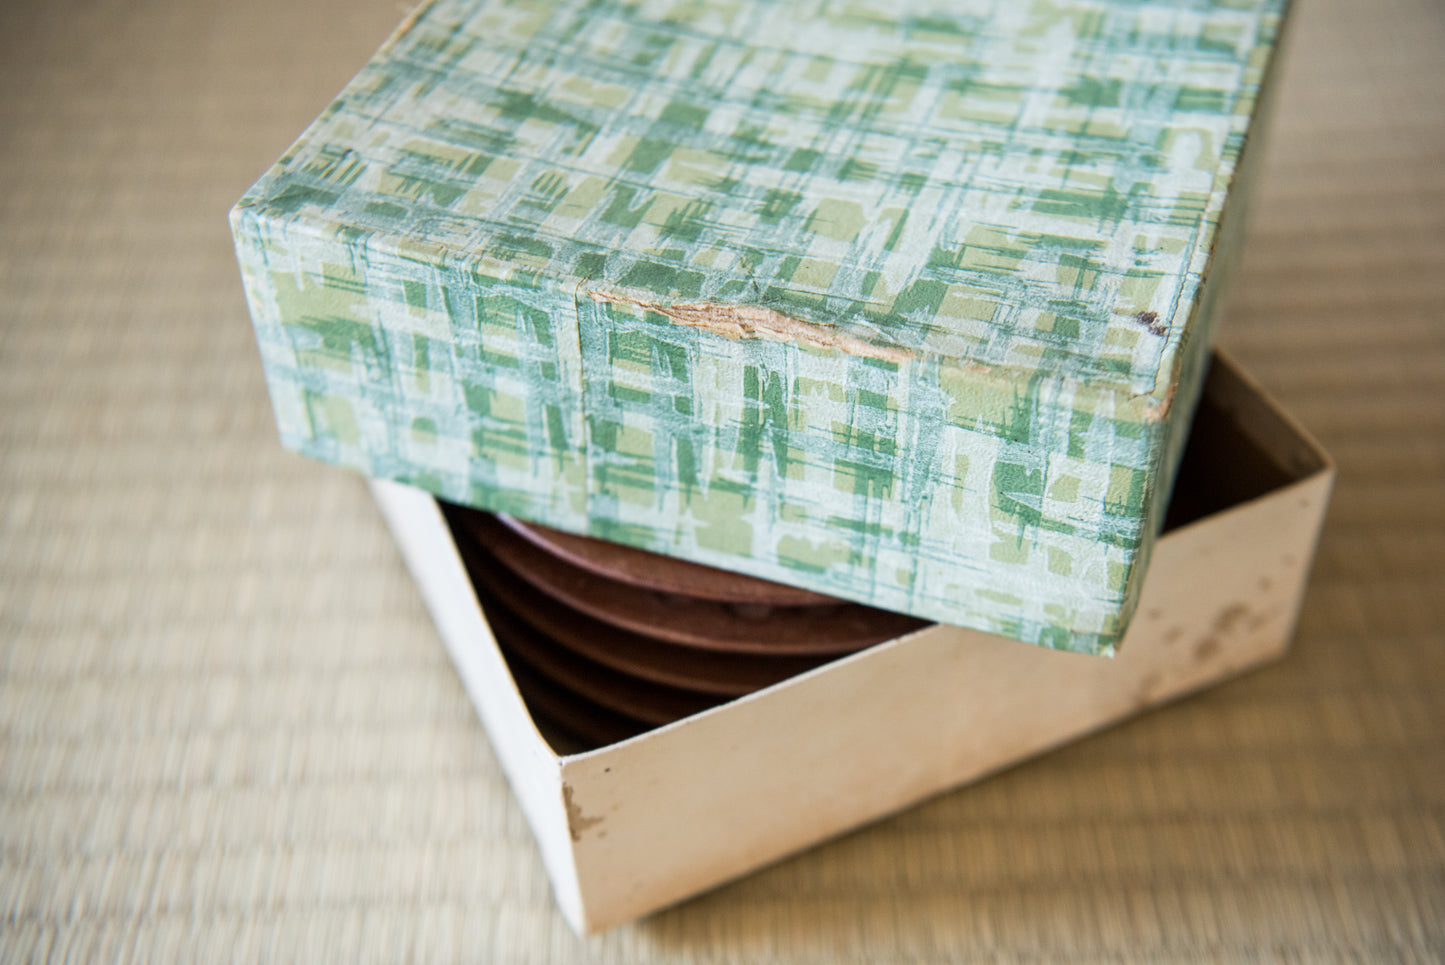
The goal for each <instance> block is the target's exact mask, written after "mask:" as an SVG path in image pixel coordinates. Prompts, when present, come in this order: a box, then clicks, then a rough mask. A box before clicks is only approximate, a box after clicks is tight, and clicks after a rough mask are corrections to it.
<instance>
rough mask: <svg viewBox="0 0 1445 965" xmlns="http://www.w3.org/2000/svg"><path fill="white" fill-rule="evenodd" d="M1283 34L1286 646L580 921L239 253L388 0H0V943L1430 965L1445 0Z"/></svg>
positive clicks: (1281, 378) (392, 7)
mask: <svg viewBox="0 0 1445 965" xmlns="http://www.w3.org/2000/svg"><path fill="white" fill-rule="evenodd" d="M1297 8H1298V9H1297V14H1298V16H1297V22H1296V23H1295V25H1294V28H1295V29H1294V36H1293V38H1292V43H1291V48H1290V51H1289V55H1288V59H1287V62H1286V64H1285V69H1284V73H1283V77H1282V80H1283V87H1282V90H1281V98H1280V104H1279V110H1278V116H1277V118H1276V127H1275V132H1274V134H1275V137H1274V140H1273V142H1272V146H1271V148H1270V153H1269V158H1268V166H1267V180H1266V182H1265V183H1264V184H1263V185H1262V187H1261V193H1260V195H1259V197H1258V200H1257V204H1256V205H1255V211H1254V219H1255V220H1254V222H1253V227H1252V230H1251V236H1250V241H1249V247H1248V251H1247V254H1246V267H1245V269H1244V273H1243V277H1242V279H1241V282H1240V285H1239V288H1238V290H1237V295H1236V297H1235V298H1234V301H1233V306H1232V311H1231V317H1230V319H1229V320H1228V323H1227V327H1226V330H1225V332H1224V335H1223V341H1224V343H1225V345H1226V346H1227V347H1229V348H1231V349H1232V350H1234V352H1235V353H1236V354H1237V355H1238V356H1239V357H1240V358H1241V359H1242V360H1243V361H1244V363H1245V364H1246V365H1248V366H1249V367H1251V368H1252V369H1253V371H1254V372H1255V374H1257V375H1258V376H1259V377H1260V378H1261V379H1262V381H1263V382H1264V383H1265V384H1266V385H1267V386H1268V387H1270V388H1271V389H1272V390H1274V391H1275V392H1276V393H1277V395H1278V396H1279V397H1280V398H1281V399H1282V400H1283V401H1284V403H1285V404H1286V405H1287V406H1288V407H1289V408H1290V409H1291V410H1292V411H1293V412H1294V413H1295V414H1296V415H1298V416H1299V418H1300V419H1301V420H1302V421H1303V422H1304V423H1305V424H1306V425H1307V426H1309V427H1310V428H1311V429H1312V430H1313V431H1314V432H1315V433H1316V434H1318V435H1319V436H1320V437H1321V438H1322V439H1323V441H1324V443H1325V445H1326V446H1327V447H1328V448H1329V449H1331V450H1332V451H1333V453H1334V454H1335V455H1336V456H1337V457H1338V459H1339V463H1340V478H1339V485H1338V488H1337V491H1336V497H1335V503H1334V508H1333V510H1332V513H1331V517H1330V521H1329V526H1328V529H1327V532H1326V534H1325V537H1324V540H1323V543H1322V545H1321V548H1320V556H1319V561H1318V566H1317V569H1316V573H1315V578H1314V581H1313V584H1312V588H1311V590H1310V593H1309V597H1308V600H1307V603H1306V608H1305V612H1304V615H1303V618H1302V621H1301V625H1300V630H1299V635H1298V639H1297V642H1296V646H1295V649H1294V651H1293V653H1292V655H1291V656H1290V657H1289V658H1288V659H1287V660H1286V661H1284V662H1283V663H1281V664H1279V665H1276V666H1274V667H1271V668H1269V669H1267V670H1265V671H1263V672H1260V673H1257V674H1254V675H1251V676H1248V677H1246V678H1244V679H1241V680H1238V681H1235V682H1232V683H1230V684H1227V685H1225V686H1223V687H1220V688H1218V689H1216V690H1213V691H1211V692H1209V693H1206V694H1203V695H1200V696H1198V697H1195V698H1193V699H1190V700H1187V701H1185V702H1182V703H1179V704H1176V705H1174V706H1171V707H1168V708H1165V709H1163V710H1160V711H1157V712H1154V713H1151V714H1149V715H1147V716H1144V717H1142V718H1139V719H1136V720H1134V721H1132V722H1130V723H1128V724H1126V725H1124V726H1122V727H1118V728H1115V729H1113V730H1110V731H1108V732H1106V733H1103V734H1101V735H1099V736H1096V737H1094V738H1092V739H1089V740H1087V741H1084V742H1082V743H1080V744H1077V745H1074V746H1072V747H1070V748H1067V749H1064V750H1062V751H1059V752H1057V753H1054V754H1051V755H1049V756H1047V757H1045V758H1043V759H1041V760H1038V761H1035V762H1033V763H1030V764H1027V765H1025V766H1022V767H1019V768H1016V769H1014V770H1012V771H1009V772H1007V773H1005V774H1002V775H1000V776H998V777H996V778H994V779H992V780H990V781H987V782H985V783H983V784H980V785H977V786H975V787H972V788H968V789H965V790H962V791H958V792H955V793H952V794H949V795H946V796H944V797H941V798H939V799H936V800H934V801H932V802H929V803H927V804H925V805H923V806H921V807H918V808H916V809H914V810H911V811H908V812H906V813H904V814H902V815H900V816H898V817H895V818H893V819H891V820H888V821H885V822H882V823H880V824H878V825H876V826H874V827H871V828H868V829H866V830H863V831H861V832H858V833H856V834H853V835H850V836H848V837H845V838H844V839H842V840H839V841H836V842H834V843H831V844H828V845H826V846H824V847H821V848H818V849H816V850H813V851H811V852H809V853H807V854H805V855H802V856H800V857H797V858H794V859H792V860H789V861H786V862H784V863H782V864H780V865H778V866H776V867H774V868H771V869H769V870H766V871H764V872H762V873H760V874H757V875H754V876H752V877H750V878H747V879H745V880H743V881H741V882H738V883H736V884H734V885H731V886H728V887H726V888H723V889H721V890H719V891H717V892H715V893H713V894H711V895H709V896H706V897H704V898H701V899H699V900H695V901H693V902H690V903H688V904H685V905H683V906H681V907H679V908H676V909H673V910H670V911H667V912H664V913H662V914H660V915H658V916H655V917H654V918H652V919H650V920H647V921H644V922H642V923H640V924H637V925H634V926H630V927H626V928H623V929H620V930H617V931H615V932H612V933H610V934H607V935H604V936H602V937H600V938H594V939H589V940H583V939H579V938H576V937H575V936H573V935H572V934H571V933H570V932H569V931H568V930H567V927H566V925H565V924H564V923H563V922H562V920H561V918H560V917H559V915H558V914H557V913H556V912H555V911H554V909H553V905H552V901H551V896H550V893H549V890H548V886H547V883H546V880H545V878H544V876H543V873H542V870H541V864H540V861H539V859H538V855H537V852H536V849H535V846H534V845H533V844H532V841H531V837H530V835H529V833H528V831H527V828H526V826H525V823H524V821H523V819H522V816H521V813H520V811H519V810H518V808H517V806H516V804H515V803H514V801H513V799H512V797H511V795H510V792H509V791H508V789H507V786H506V783H505V780H504V779H503V777H502V775H501V773H500V771H499V769H498V767H497V763H496V760H495V758H494V757H493V755H492V752H491V750H490V749H489V747H488V745H487V743H486V740H485V737H484V735H483V733H482V730H481V728H480V726H479V725H478V724H477V723H476V721H475V719H474V716H473V713H472V710H471V707H470V705H469V704H468V702H467V700H466V698H465V695H464V694H463V691H462V688H461V685H460V684H459V683H458V680H457V678H456V676H455V674H454V673H453V671H452V669H451V667H450V665H449V664H448V662H447V659H446V656H445V654H444V652H443V650H442V647H441V644H440V642H439V640H438V638H437V636H436V633H435V631H434V630H433V629H432V626H431V624H430V622H429V620H428V617H427V615H426V613H425V612H424V610H423V608H422V605H421V601H420V598H419V595H418V593H417V591H416V589H415V588H414V586H413V584H412V583H411V581H410V579H409V578H408V576H407V574H406V573H405V571H404V570H403V568H402V564H401V561H400V559H399V557H398V555H397V553H396V551H395V549H394V547H393V544H392V542H391V540H390V538H389V536H388V534H387V533H386V531H385V529H384V528H383V525H382V522H381V520H380V518H379V516H378V514H377V512H376V510H375V508H374V507H373V505H372V503H371V502H370V500H369V498H368V495H367V492H366V489H365V487H364V485H363V483H362V481H361V480H360V479H359V478H357V477H355V476H352V475H349V474H347V473H345V472H342V471H339V470H334V469H330V468H327V467H323V466H321V465H317V464H313V463H310V462H306V461H304V460H302V459H300V458H297V457H294V456H291V455H289V454H287V453H285V452H283V451H282V450H281V449H280V447H279V445H278V444H277V442H276V438H275V434H274V430H273V427H272V425H271V421H270V412H269V407H268V403H267V399H266V392H265V387H264V384H263V382H262V379H261V373H260V368H259V364H258V360H257V355H256V351H255V349H254V347H253V344H252V340H251V334H250V330H249V324H248V321H247V318H246V315H245V308H244V305H243V301H242V296H241V292H240V287H239V283H238V279H237V272H236V269H235V267H234V262H233V257H232V253H231V249H230V242H229V236H228V234H227V229H226V221H225V212H226V209H227V208H228V207H229V205H230V204H231V202H232V201H234V199H235V198H236V197H237V196H238V195H239V194H240V193H241V191H242V190H243V189H244V188H245V186H246V185H247V184H248V183H249V182H250V181H251V180H252V179H253V178H254V177H255V176H256V175H257V174H259V173H260V171H261V170H262V169H263V167H264V166H265V165H266V164H267V163H268V162H269V161H270V160H271V159H272V158H273V157H275V156H276V155H277V154H279V153H280V152H281V151H282V150H283V149H284V148H285V146H286V144H287V143H288V142H289V140H290V139H291V138H292V137H293V136H294V135H295V134H296V133H298V132H299V131H300V129H301V128H302V126H304V124H305V122H306V121H307V120H308V119H309V118H310V117H311V116H312V115H314V114H315V113H316V112H317V111H319V110H320V109H321V108H322V107H323V106H324V105H325V103H326V102H327V100H328V99H329V98H330V97H331V95H332V94H333V93H334V92H335V91H336V90H337V89H338V88H339V87H340V86H341V84H342V83H343V82H344V81H345V79H346V78H347V77H348V76H349V75H350V74H351V73H352V72H353V71H354V70H355V69H356V68H357V67H358V66H359V65H360V64H361V63H362V61H363V60H364V59H365V58H366V57H367V56H368V55H369V54H370V53H371V51H372V50H373V49H374V48H375V47H376V46H377V44H378V43H380V41H381V40H382V39H383V38H384V37H385V36H386V34H387V33H388V32H389V31H390V28H391V26H392V24H393V23H394V22H395V21H397V20H399V19H400V18H401V16H402V14H403V10H402V8H401V7H399V6H397V5H396V4H395V3H394V2H392V0H387V2H376V0H366V2H356V0H349V2H342V0H286V2H280V0H250V2H246V3H238V4H225V3H215V2H210V3H201V2H181V0H140V2H129V3H126V2H119V0H88V2H78V0H77V2H64V3H41V2H33V3H25V2H16V0H10V2H7V3H5V4H3V5H0V959H5V960H26V959H47V958H49V959H56V960H59V959H72V960H100V959H106V960H118V961H130V960H166V959H180V960H200V959H206V960H210V959H238V960H244V961H253V960H285V961H308V962H309V961H346V962H351V961H370V960H376V961H392V960H397V959H412V960H419V961H439V960H453V959H457V960H474V961H498V962H503V961H504V962H558V961H570V960H592V961H598V962H628V963H637V962H654V961H656V962H669V961H680V962H714V961H718V962H721V961H739V962H743V961H746V962H769V961H778V962H818V963H825V962H826V963H833V962H845V961H859V962H863V961H868V962H876V961H919V962H943V961H964V960H978V961H1050V962H1052V961H1096V960H1132V961H1142V962H1161V961H1241V960H1269V961H1276V960H1304V961H1360V960H1373V961H1421V962H1425V961H1439V960H1441V959H1442V958H1445V55H1442V53H1441V52H1442V51H1445V5H1442V4H1441V3H1439V2H1438V0H1413V2H1412V0H1378V2H1370V3H1350V2H1347V0H1299V2H1298V3H1297Z"/></svg>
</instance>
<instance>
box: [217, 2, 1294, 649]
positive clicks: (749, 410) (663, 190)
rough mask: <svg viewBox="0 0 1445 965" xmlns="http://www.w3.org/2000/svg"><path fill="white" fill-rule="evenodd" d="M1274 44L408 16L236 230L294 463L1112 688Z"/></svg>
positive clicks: (927, 14)
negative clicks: (1117, 648) (862, 610)
mask: <svg viewBox="0 0 1445 965" xmlns="http://www.w3.org/2000/svg"><path fill="white" fill-rule="evenodd" d="M1282 6H1283V4H1282V0H1253V2H1245V3H1241V4H1236V5H1233V6H1231V7H1229V8H1227V9H1224V8H1220V9H1215V8H1206V9H1197V8H1196V7H1195V6H1194V5H1192V4H1182V3H1151V4H1144V5H1140V4H1137V3H1123V2H1114V0H1067V2H1065V3H1062V4H1054V5H1047V6H1029V5H1017V4H994V3H989V4H978V3H965V4H955V5H950V6H949V7H948V8H947V9H945V10H938V9H935V8H933V7H924V6H917V7H916V9H915V6H914V5H911V4H908V3H903V4H899V3H896V2H891V3H864V4H861V5H860V4H849V5H847V6H846V7H833V6H828V5H820V6H818V8H817V9H814V7H813V6H808V5H796V4H774V3H767V2H762V0H742V2H739V3H734V4H728V5H698V4H692V3H686V4H685V3H680V2H656V3H643V4H640V5H632V6H621V5H615V4H609V3H603V4H578V3H565V2H556V3H546V2H538V3H529V4H519V5H498V4H485V3H475V2H459V0H440V2H436V3H432V4H430V5H428V6H425V7H424V8H422V9H421V10H420V11H419V12H418V13H416V14H414V15H413V16H412V18H410V19H409V20H408V22H407V23H406V24H404V25H403V27H402V29H401V30H400V31H398V33H397V34H396V35H395V36H393V37H392V39H391V40H390V41H389V42H388V43H387V44H386V46H384V47H383V49H382V50H381V51H380V52H379V53H378V54H377V56H376V57H375V58H374V59H373V60H372V61H371V62H370V63H369V64H368V65H367V66H366V67H365V68H364V69H363V70H362V71H361V73H360V74H358V75H357V77H356V78H355V79H354V80H353V81H352V82H351V83H350V84H349V85H348V86H347V87H346V88H345V90H343V91H342V93H341V95H340V96H339V97H338V98H337V100H336V101H335V102H334V103H333V104H332V105H331V106H330V107H328V108H327V110H326V111H325V112H324V113H323V114H322V116H321V117H320V118H319V119H318V120H317V121H316V122H315V123H314V124H313V125H312V126H311V128H310V129H308V130H307V132H306V133H305V134H304V135H303V136H302V138H301V139H300V140H299V141H298V142H297V143H296V144H295V145H293V146H292V148H291V149H290V150H288V151H287V153H286V155H285V156H284V157H283V158H282V159H281V160H280V161H279V162H278V163H277V164H276V165H275V166H274V167H273V168H272V169H271V170H270V171H269V172H267V174H266V175H265V176H263V177H262V178H261V180H260V181H259V182H257V184H256V185H255V186H254V187H253V188H252V189H251V190H250V191H249V192H248V193H247V194H246V196H245V197H244V198H243V199H242V200H241V202H240V203H239V204H238V205H237V206H236V208H235V209H234V210H233V212H232V225H233V230H234V233H235V237H236V243H237V253H238V258H239V260H240V263H241V267H242V273H243V277H244V280H245V284H246V290H247V297H248V300H249V302H250V307H251V311H252V315H253V318H254V320H255V322H256V327H257V333H258V340H259V342H260V345H261V350H262V358H263V362H264V364H265V368H266V373H267V380H268V383H269V385H270V389H271V393H272V399H273V402H274V404H275V408H276V411H277V418H278V424H279V426H280V429H281V434H282V438H283V440H284V441H285V443H286V444H287V445H289V446H291V447H293V448H295V449H297V450H299V451H301V452H304V453H306V454H308V455H312V456H315V457H318V458H321V459H325V460H328V461H331V462H335V463H339V464H342V465H347V466H352V467H355V468H358V469H361V470H363V471H365V472H368V473H370V474H372V475H375V476H380V477H384V478H392V479H398V480H402V481H405V482H409V483H413V484H416V485H419V486H422V487H423V488H426V489H429V490H431V491H433V492H435V493H437V494H438V495H441V496H443V497H445V498H447V499H450V500H454V501H457V502H462V503H467V504H471V505H476V506H481V507H484V508H490V509H497V510H502V511H506V512H510V513H513V514H515V515H519V516H522V517H524V518H528V519H533V520H536V521H538V522H542V523H545V524H547V525H550V526H554V527H557V528H560V529H564V530H569V531H573V532H586V533H590V534H592V535H597V536H602V537H604V538H608V539H613V540H615V541H618V542H622V543H626V544H628V545H633V546H638V547H641V548H644V549H650V550H654V551H659V552H664V553H669V554H672V555H676V556H680V557H684V558H688V559H693V560H696V561H698V562H702V563H706V564H709V565H712V566H718V567H722V568H724V569H732V570H737V571H740V572H747V573H750V574H752V575H757V576H761V577H764V578H768V579H774V580H779V581H783V582H789V583H793V584H796V585H800V586H804V587H807V588H809V589H814V590H817V591H819V592H823V593H828V594H831V595H835V596H841V597H845V598H849V599H854V600H859V601H861V602H866V603H871V604H873V605H876V606H881V607H885V608H888V609H893V610H898V611H902V612H907V613H911V614H915V615H918V616H922V617H927V618H929V619H934V620H940V621H943V622H948V623H954V624H959V625H963V626H969V627H975V628H978V629H983V630H987V631H990V632H996V633H1003V634H1006V635H1010V636H1014V637H1018V638H1020V639H1024V640H1028V641H1031V642H1035V643H1043V644H1047V645H1051V646H1056V647H1063V648H1068V649H1077V650H1085V651H1091V652H1108V651H1109V650H1110V649H1111V648H1112V646H1113V642H1114V641H1115V640H1116V639H1117V638H1118V636H1119V635H1120V634H1121V633H1122V631H1123V628H1124V626H1125V624H1126V623H1127V620H1128V617H1129V615H1130V613H1131V612H1132V609H1133V607H1134V604H1135V602H1136V599H1137V594H1138V588H1139V585H1140V582H1141V579H1142V570H1143V565H1144V563H1145V561H1146V560H1147V556H1148V550H1149V546H1150V544H1151V542H1152V540H1153V538H1154V533H1155V532H1156V530H1157V525H1158V516H1159V514H1160V512H1161V511H1162V507H1163V505H1164V503H1165V501H1166V497H1167V493H1168V486H1169V482H1170V479H1171V477H1172V473H1173V469H1174V465H1175V463H1176V462H1177V455H1178V452H1179V449H1180V446H1181V442H1182V437H1183V434H1184V432H1185V430H1186V429H1187V424H1188V417H1189V414H1190V411H1191V409H1192V405H1193V400H1194V396H1195V394H1196V393H1197V388H1198V382H1199V372H1200V370H1201V369H1202V366H1203V361H1204V356H1205V353H1206V343H1207V341H1208V338H1207V336H1208V328H1209V325H1210V322H1211V320H1212V317H1213V315H1214V314H1215V313H1214V311H1213V304H1212V303H1213V302H1214V301H1215V300H1216V299H1215V295H1214V294H1213V293H1214V292H1215V291H1216V290H1217V288H1218V285H1217V284H1211V285H1208V286H1206V285H1204V284H1203V282H1204V279H1205V277H1206V276H1207V275H1213V274H1217V270H1216V269H1217V267H1218V266H1217V265H1216V264H1215V262H1216V261H1217V259H1216V258H1215V253H1216V250H1217V249H1223V248H1226V247H1227V245H1226V244H1225V242H1224V241H1223V240H1222V239H1221V238H1220V236H1219V227H1220V224H1221V217H1222V212H1223V210H1224V205H1225V201H1226V198H1227V196H1228V194H1229V189H1230V186H1231V183H1232V181H1233V180H1234V175H1235V169H1236V164H1237V161H1238V160H1239V158H1240V154H1241V148H1242V145H1243V139H1244V134H1245V132H1246V130H1247V127H1248V122H1249V118H1250V116H1251V114H1252V112H1253V107H1254V102H1255V98H1256V95H1257V93H1258V91H1259V89H1260V85H1261V81H1262V78H1263V71H1264V68H1265V65H1266V63H1267V61H1268V56H1269V52H1270V50H1271V49H1272V47H1273V44H1274V41H1275V37H1276V32H1277V29H1278V26H1279V19H1280V14H1281V9H1282ZM1231 220H1233V221H1237V220H1238V219H1231Z"/></svg>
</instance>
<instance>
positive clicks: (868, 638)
mask: <svg viewBox="0 0 1445 965" xmlns="http://www.w3.org/2000/svg"><path fill="white" fill-rule="evenodd" d="M469 524H470V527H471V529H472V531H473V533H474V534H475V535H476V537H477V539H478V540H479V541H480V542H481V544H482V546H483V547H485V548H486V549H487V551H488V552H489V553H491V554H492V556H493V557H495V558H496V559H497V560H499V561H500V562H502V563H503V564H504V565H506V566H507V567H508V568H509V569H510V570H512V571H513V572H514V573H516V574H517V575H519V576H521V577H522V578H523V579H525V580H526V581H527V582H528V583H531V584H532V585H533V586H535V587H537V588H538V589H540V590H542V591H543V592H544V593H546V594H547V595H548V596H551V597H553V598H555V599H558V600H561V601H562V602H564V603H566V604H568V605H569V606H571V607H573V608H574V609H577V610H581V611H582V612H583V613H586V614H587V615H589V616H591V617H594V618H596V619H598V620H601V621H603V622H605V623H610V624H612V625H613V626H617V627H623V628H625V629H628V630H633V631H635V632H637V633H641V634H645V635H647V636H651V637H655V638H658V639H661V640H667V641H669V642H671V643H677V644H682V645H684V646H691V647H697V648H700V649H705V650H717V651H723V652H728V653H755V654H761V653H768V654H793V655H803V654H810V655H824V654H831V655H837V654H843V653H850V652H852V651H855V650H860V649H862V648H864V647H869V646H872V645H874V644H877V643H882V642H883V641H885V640H891V639H893V638H894V637H898V636H902V635H903V634H905V633H909V632H912V631H914V630H917V629H919V628H920V627H923V626H925V625H926V623H925V622H924V621H922V620H918V619H915V618H913V617H907V616H903V615H902V614H897V613H889V612H888V611H886V610H876V609H873V608H871V607H865V606H861V605H859V604H856V603H838V604H834V605H831V606H807V607H774V606H765V605H759V604H736V603H719V602H717V601H714V600H695V599H691V598H688V597H679V596H674V595H671V594H664V593H658V592H656V591H652V590H645V589H642V588H640V587H636V586H629V585H627V584H623V583H618V582H617V581H615V580H609V579H606V578H604V577H601V576H598V575H597V574H596V573H592V572H589V571H587V570H585V569H582V568H581V567H578V566H573V565H572V564H570V563H567V562H565V561H563V560H562V559H560V558H558V557H556V556H553V555H552V554H551V553H548V552H547V551H545V550H543V549H541V548H539V547H538V546H537V545H536V544H535V543H533V542H532V541H530V540H528V539H526V538H524V537H522V536H519V535H517V534H516V533H515V532H514V531H513V530H511V529H510V528H508V527H507V526H505V525H504V524H502V523H501V522H499V521H497V520H496V519H495V518H494V517H491V516H487V515H474V516H471V517H470V518H469Z"/></svg>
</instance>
